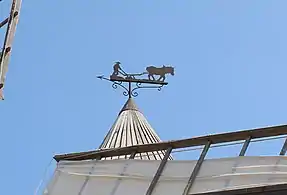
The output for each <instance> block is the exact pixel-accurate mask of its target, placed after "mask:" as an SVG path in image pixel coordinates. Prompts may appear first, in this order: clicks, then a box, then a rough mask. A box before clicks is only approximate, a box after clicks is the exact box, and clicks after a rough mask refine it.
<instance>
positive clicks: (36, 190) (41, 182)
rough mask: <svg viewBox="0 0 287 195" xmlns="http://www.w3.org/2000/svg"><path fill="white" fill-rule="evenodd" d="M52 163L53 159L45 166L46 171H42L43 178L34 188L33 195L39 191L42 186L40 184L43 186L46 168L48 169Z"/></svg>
mask: <svg viewBox="0 0 287 195" xmlns="http://www.w3.org/2000/svg"><path fill="white" fill-rule="evenodd" d="M52 162H53V158H52V159H51V160H50V162H49V164H48V165H47V167H46V169H45V171H44V174H43V177H42V179H41V180H40V182H39V184H38V186H37V188H36V189H35V191H34V195H37V194H38V192H39V189H40V187H41V186H42V184H43V182H44V180H45V177H46V175H47V172H48V168H49V167H50V165H51V164H52Z"/></svg>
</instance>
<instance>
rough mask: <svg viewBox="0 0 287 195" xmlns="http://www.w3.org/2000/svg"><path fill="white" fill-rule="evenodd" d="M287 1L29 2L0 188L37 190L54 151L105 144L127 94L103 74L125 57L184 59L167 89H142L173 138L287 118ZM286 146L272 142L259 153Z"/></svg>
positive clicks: (133, 63)
mask: <svg viewBox="0 0 287 195" xmlns="http://www.w3.org/2000/svg"><path fill="white" fill-rule="evenodd" d="M286 7H287V1H286V0H276V1H275V0H274V1H270V0H253V1H250V0H240V1H239V0H238V1H230V0H217V1H216V0H213V1H207V0H205V1H204V0H197V1H191V0H182V1H171V0H161V1H160V0H159V1H156V2H155V1H152V0H149V1H147V0H146V1H132V0H130V1H127V0H126V1H124V0H122V1H109V0H106V1H69V2H67V1H36V0H34V1H33V0H30V1H29V0H28V1H24V2H23V6H22V11H21V17H20V22H19V26H18V28H17V33H16V37H15V41H14V47H13V52H12V58H11V63H10V67H9V72H8V75H7V83H6V88H5V96H6V100H5V101H3V102H0V111H1V112H0V117H1V126H0V127H1V137H0V139H1V141H0V148H1V156H2V160H1V161H0V169H1V170H0V172H1V180H3V181H1V184H2V187H1V194H7V195H14V194H21V195H30V194H33V193H34V190H35V188H36V187H37V185H38V183H39V181H40V180H41V179H42V177H43V171H44V169H45V168H46V166H47V163H48V162H49V161H50V160H51V158H52V157H53V155H54V154H55V153H63V152H76V151H84V150H90V149H93V148H97V147H98V146H99V144H100V142H101V141H102V139H103V137H104V136H105V134H106V133H107V131H108V130H109V128H110V126H111V125H112V123H113V122H114V120H115V118H116V116H117V114H118V112H119V110H120V108H121V107H122V105H123V104H124V103H125V101H126V97H123V96H122V91H120V90H113V89H112V88H111V85H110V83H107V82H104V81H100V80H98V79H96V75H99V74H106V75H109V74H110V72H111V71H112V64H113V62H114V61H116V60H120V61H121V62H122V64H123V67H124V68H125V70H126V71H128V72H141V71H143V70H144V68H145V67H146V66H147V65H150V64H154V65H159V66H160V65H162V64H172V65H174V66H175V67H176V76H174V77H171V76H169V77H168V80H169V82H170V83H169V85H168V86H167V87H166V88H164V89H163V90H162V91H161V92H158V91H156V90H154V91H152V90H146V91H141V93H140V96H139V97H137V98H136V102H137V104H138V106H139V107H140V108H141V110H142V111H143V112H144V114H145V116H146V117H147V119H148V120H149V122H150V123H151V125H152V126H153V127H154V128H155V129H156V131H157V132H158V134H159V135H160V136H161V138H162V139H163V140H170V139H180V138H187V137H192V136H198V135H204V134H206V133H218V132H226V131H233V130H241V129H249V128H255V127H262V126H269V125H278V124H284V123H286V110H287V104H286V99H287V92H286V82H287V78H286V72H287V66H286V64H287V57H286V56H287V55H286V53H287V37H286V34H287V28H286V18H287V12H286ZM259 149H261V152H260V151H259ZM279 150H280V144H275V143H273V144H271V145H269V146H268V147H265V148H264V149H262V147H261V148H260V147H259V148H258V147H257V149H256V150H255V149H253V152H254V154H262V153H264V154H269V153H272V152H275V153H274V154H277V153H278V152H279ZM236 152H237V151H236ZM216 154H217V155H218V154H219V153H216ZM52 168H54V167H52ZM15 183H16V187H15Z"/></svg>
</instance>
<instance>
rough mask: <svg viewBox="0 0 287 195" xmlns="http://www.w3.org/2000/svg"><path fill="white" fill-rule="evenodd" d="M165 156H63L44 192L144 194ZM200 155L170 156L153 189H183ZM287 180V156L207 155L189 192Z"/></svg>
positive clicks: (170, 193) (174, 193)
mask: <svg viewBox="0 0 287 195" xmlns="http://www.w3.org/2000/svg"><path fill="white" fill-rule="evenodd" d="M160 162H161V161H156V160H150V161H148V160H124V159H120V160H112V161H111V160H109V161H106V160H102V161H96V160H90V161H61V162H60V163H59V164H58V167H57V169H56V172H55V175H54V177H53V179H52V181H51V183H50V185H49V186H48V188H47V189H46V191H45V193H44V195H94V194H99V195H136V194H138V195H142V194H146V191H147V189H148V187H149V185H150V183H151V181H152V179H153V177H154V175H155V173H156V171H157V169H158V167H159V164H160ZM196 162H197V161H177V160H173V161H168V162H167V164H166V166H165V169H164V171H163V173H162V174H161V177H160V179H159V181H158V184H157V185H156V187H155V189H154V191H153V195H181V194H182V192H183V190H184V188H185V186H186V184H187V182H188V179H189V177H190V173H191V172H192V170H193V169H194V167H195V164H196ZM286 182H287V158H286V157H284V156H281V157H235V158H224V159H211V160H205V161H204V163H203V164H202V167H201V169H200V172H199V174H198V175H197V177H196V180H195V183H194V184H193V186H192V188H191V190H190V192H189V193H190V194H196V193H203V192H211V191H221V190H228V189H235V188H246V187H254V186H263V185H264V186H266V185H274V184H279V183H286Z"/></svg>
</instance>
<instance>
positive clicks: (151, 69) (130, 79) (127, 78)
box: [97, 62, 174, 98]
mask: <svg viewBox="0 0 287 195" xmlns="http://www.w3.org/2000/svg"><path fill="white" fill-rule="evenodd" d="M167 74H171V75H172V76H173V75H174V68H173V67H171V66H165V65H163V66H162V67H155V66H148V67H146V71H145V72H142V73H139V74H128V73H126V72H125V71H124V70H123V69H122V68H121V63H120V62H115V64H114V66H113V73H112V74H111V75H110V78H106V77H104V76H98V77H97V78H99V79H104V80H107V81H110V82H112V83H113V84H112V87H113V88H114V89H117V88H118V86H120V87H121V88H122V89H124V92H123V94H124V96H129V98H131V97H136V96H138V92H136V90H138V89H143V88H156V89H158V90H159V91H160V90H161V88H162V87H163V86H164V85H167V84H168V83H167V82H165V79H166V75H167ZM144 75H147V77H145V78H143V76H144ZM155 76H158V78H157V79H156V78H155ZM125 83H127V84H128V86H125ZM133 84H134V85H133ZM142 84H145V85H142Z"/></svg>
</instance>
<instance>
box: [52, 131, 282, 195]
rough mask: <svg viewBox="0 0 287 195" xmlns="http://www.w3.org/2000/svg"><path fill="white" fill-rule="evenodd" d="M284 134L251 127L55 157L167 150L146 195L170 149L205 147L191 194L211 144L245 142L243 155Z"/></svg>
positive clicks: (83, 157) (186, 191) (189, 184)
mask: <svg viewBox="0 0 287 195" xmlns="http://www.w3.org/2000/svg"><path fill="white" fill-rule="evenodd" d="M282 135H287V125H281V126H273V127H265V128H258V129H251V130H245V131H237V132H230V133H222V134H215V135H207V136H201V137H194V138H190V139H183V140H175V141H168V142H161V143H155V144H146V145H137V146H130V147H125V148H117V149H106V150H95V151H88V152H80V153H71V154H63V155H56V156H54V159H55V160H56V161H57V162H59V161H61V160H66V161H67V160H73V161H80V160H89V159H97V160H100V159H101V158H103V157H112V156H122V155H130V159H133V158H134V157H135V155H136V154H137V153H143V152H153V151H159V150H165V151H166V152H165V157H164V158H163V160H162V161H161V163H160V165H159V167H158V170H157V172H156V174H155V175H154V177H153V180H152V181H151V183H150V186H149V188H148V190H147V192H146V195H151V194H152V193H153V190H154V188H155V186H156V184H157V182H158V181H159V179H160V176H161V174H162V172H163V170H164V168H165V165H166V163H167V160H168V157H169V156H170V154H171V152H172V151H173V150H174V149H180V148H187V147H198V146H204V148H203V150H202V152H201V154H200V157H199V159H198V160H197V163H196V165H195V168H194V169H193V171H192V173H191V175H190V177H189V180H188V182H187V185H186V187H185V189H184V191H183V193H182V194H183V195H188V194H189V191H190V189H191V187H192V185H193V183H194V180H195V178H196V176H197V174H198V173H199V170H200V168H201V165H202V163H203V161H204V159H205V157H206V155H207V153H208V151H209V149H210V147H212V145H214V144H223V143H228V142H234V141H244V144H243V146H242V148H241V150H240V152H239V156H244V155H245V153H246V151H247V149H248V147H249V144H250V142H252V140H254V139H260V138H268V137H276V136H282ZM262 141H263V140H262ZM286 151H287V139H286V137H285V143H284V144H283V146H282V148H281V150H280V152H279V153H278V154H279V155H282V156H284V155H285V154H286Z"/></svg>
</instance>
